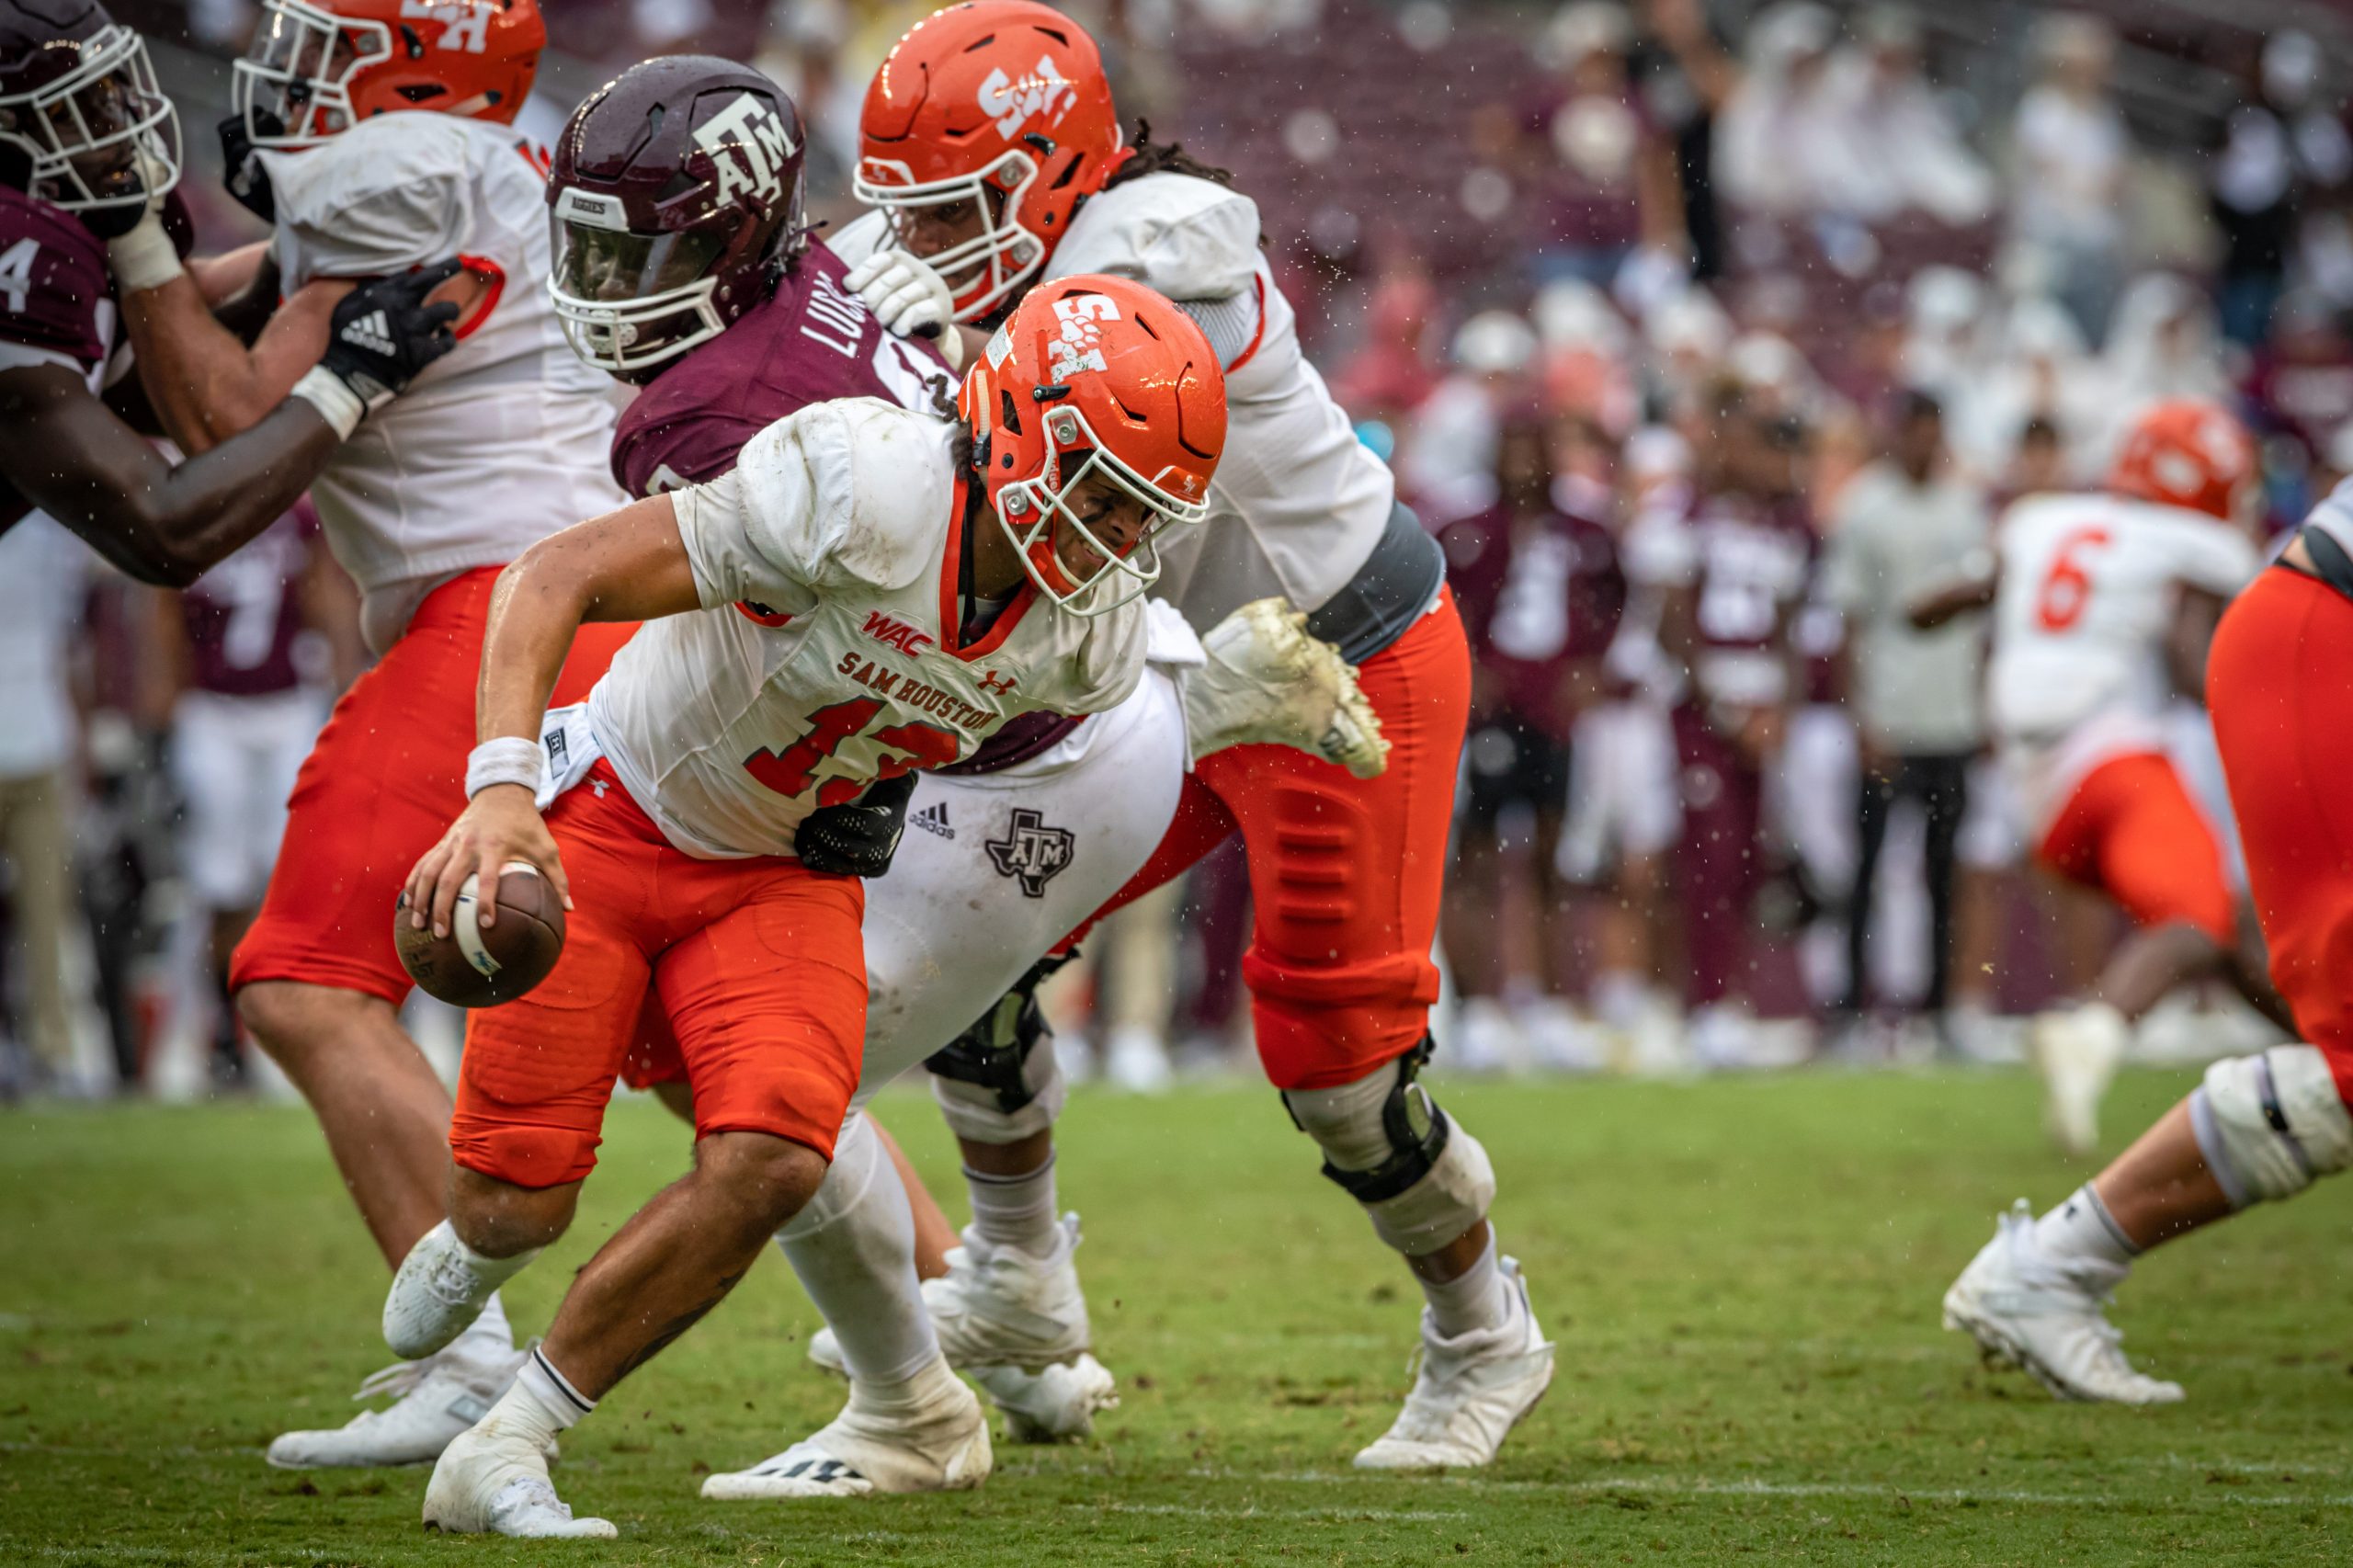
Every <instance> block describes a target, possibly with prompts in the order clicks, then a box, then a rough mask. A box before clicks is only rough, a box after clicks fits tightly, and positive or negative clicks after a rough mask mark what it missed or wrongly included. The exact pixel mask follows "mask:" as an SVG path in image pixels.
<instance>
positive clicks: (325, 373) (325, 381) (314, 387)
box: [286, 365, 368, 441]
mask: <svg viewBox="0 0 2353 1568" xmlns="http://www.w3.org/2000/svg"><path fill="white" fill-rule="evenodd" d="M286 395H287V396H289V397H299V398H301V400H302V401H303V402H305V403H309V404H310V405H311V406H312V407H313V408H315V409H317V410H318V411H319V415H320V416H321V417H322V418H324V420H325V421H326V422H327V423H328V424H330V425H332V426H335V434H336V435H338V436H340V437H343V438H344V439H345V440H347V441H348V440H349V439H351V433H352V432H353V431H354V430H357V429H358V428H359V422H360V421H361V420H362V419H365V418H367V417H368V405H367V404H366V403H362V402H360V401H359V394H358V392H353V391H352V390H351V389H350V388H349V387H347V386H345V385H344V384H343V378H342V377H341V376H338V375H336V374H335V372H334V371H333V370H330V369H327V368H326V367H325V366H324V365H313V366H312V367H311V368H310V369H307V370H305V371H303V372H302V379H301V381H296V382H295V383H294V390H293V391H292V392H289V393H287V394H286Z"/></svg>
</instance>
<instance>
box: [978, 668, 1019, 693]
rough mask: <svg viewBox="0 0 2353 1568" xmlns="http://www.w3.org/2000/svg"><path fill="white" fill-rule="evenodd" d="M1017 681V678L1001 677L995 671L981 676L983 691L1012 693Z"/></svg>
mask: <svg viewBox="0 0 2353 1568" xmlns="http://www.w3.org/2000/svg"><path fill="white" fill-rule="evenodd" d="M1015 681H1016V677H1015V676H999V675H998V674H997V673H996V672H995V670H990V671H988V672H986V673H985V674H983V676H981V689H982V690H983V691H1011V690H1012V689H1013V687H1014V685H1015Z"/></svg>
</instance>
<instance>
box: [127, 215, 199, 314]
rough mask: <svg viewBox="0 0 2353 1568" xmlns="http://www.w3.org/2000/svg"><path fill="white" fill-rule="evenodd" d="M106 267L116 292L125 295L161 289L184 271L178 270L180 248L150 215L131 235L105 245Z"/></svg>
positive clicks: (162, 226) (160, 223)
mask: <svg viewBox="0 0 2353 1568" xmlns="http://www.w3.org/2000/svg"><path fill="white" fill-rule="evenodd" d="M107 267H108V270H110V271H112V272H113V274H114V280H115V286H116V288H117V289H119V290H120V291H121V292H123V293H125V294H138V293H143V292H144V291H145V290H149V289H161V288H162V287H163V286H164V285H165V284H166V283H169V282H170V281H171V280H172V279H173V278H177V277H178V276H179V275H180V274H181V273H182V272H184V271H186V270H187V268H185V267H181V266H180V253H179V247H178V246H176V245H175V244H172V236H171V235H169V234H167V233H165V232H164V221H163V220H162V219H160V218H158V217H156V216H155V214H154V213H153V212H150V213H148V214H147V215H146V216H145V217H143V218H142V219H140V220H139V224H138V227H136V228H134V229H132V230H131V233H127V234H119V235H117V236H116V237H115V238H113V239H111V240H108V242H107Z"/></svg>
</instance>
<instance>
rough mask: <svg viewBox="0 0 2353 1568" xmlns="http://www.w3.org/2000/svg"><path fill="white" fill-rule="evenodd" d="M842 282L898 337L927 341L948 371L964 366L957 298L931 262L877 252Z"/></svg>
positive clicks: (886, 252) (918, 258)
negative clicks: (950, 291) (957, 315)
mask: <svg viewBox="0 0 2353 1568" xmlns="http://www.w3.org/2000/svg"><path fill="white" fill-rule="evenodd" d="M842 281H843V282H844V283H847V285H849V287H850V288H851V289H852V290H855V291H856V292H857V294H858V298H859V299H860V300H863V301H866V308H867V309H868V310H870V311H872V312H874V315H875V319H876V320H878V321H880V322H881V324H883V325H884V326H885V327H887V328H889V329H890V330H891V331H892V332H895V333H897V334H898V335H900V336H901V337H927V338H930V339H931V340H932V347H935V348H937V349H938V350H939V356H940V358H943V359H945V360H947V361H948V368H949V369H951V370H961V369H963V368H964V339H963V337H962V335H961V334H959V333H958V332H957V330H956V297H955V296H954V295H952V294H950V293H949V291H948V282H947V279H945V278H941V277H940V276H939V274H938V272H935V271H934V270H932V267H931V266H930V264H929V263H927V262H926V261H924V260H923V259H922V258H921V257H919V256H910V255H909V254H908V253H906V252H905V251H903V250H880V251H876V252H875V253H874V254H873V255H872V256H868V257H867V258H866V259H865V260H864V261H861V262H859V263H858V265H857V266H856V267H851V268H850V269H849V274H848V276H847V277H846V278H843V279H842Z"/></svg>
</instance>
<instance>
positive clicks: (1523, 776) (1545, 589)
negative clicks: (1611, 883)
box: [1438, 415, 1626, 1071]
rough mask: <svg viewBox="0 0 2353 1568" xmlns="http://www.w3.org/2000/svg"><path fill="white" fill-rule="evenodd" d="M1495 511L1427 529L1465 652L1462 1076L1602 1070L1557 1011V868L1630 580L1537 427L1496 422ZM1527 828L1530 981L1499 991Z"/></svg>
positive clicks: (1597, 506)
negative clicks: (1530, 822) (1565, 498)
mask: <svg viewBox="0 0 2353 1568" xmlns="http://www.w3.org/2000/svg"><path fill="white" fill-rule="evenodd" d="M1495 469H1496V472H1495V487H1496V493H1497V499H1496V502H1495V505H1494V506H1490V507H1488V508H1487V509H1486V510H1484V511H1483V512H1479V513H1476V514H1474V515H1472V516H1471V517H1462V518H1460V519H1458V520H1456V521H1454V522H1451V523H1449V524H1447V525H1446V527H1444V528H1440V529H1439V530H1438V544H1439V546H1440V547H1441V548H1442V549H1444V550H1445V551H1446V560H1447V580H1448V582H1449V583H1450V584H1451V585H1452V586H1453V589H1454V595H1455V600H1456V602H1457V603H1458V604H1459V605H1461V610H1462V620H1463V625H1464V626H1465V628H1466V629H1467V630H1468V631H1469V633H1470V637H1471V645H1472V649H1473V650H1474V651H1475V653H1474V660H1475V662H1474V664H1473V665H1472V679H1471V689H1472V703H1471V710H1472V721H1471V723H1472V728H1471V736H1470V739H1469V740H1468V741H1467V742H1466V743H1465V744H1464V746H1463V755H1464V758H1465V762H1466V767H1465V768H1464V799H1463V801H1462V802H1461V811H1462V815H1461V822H1459V823H1458V824H1456V827H1455V860H1454V870H1453V887H1452V890H1451V895H1450V896H1449V899H1448V908H1447V913H1446V931H1447V943H1446V948H1447V957H1448V958H1449V960H1450V961H1451V962H1452V964H1453V966H1454V978H1455V983H1456V985H1457V986H1458V987H1459V988H1460V989H1461V993H1462V996H1463V1006H1462V1037H1461V1042H1460V1052H1459V1054H1460V1058H1461V1065H1463V1066H1466V1067H1472V1068H1477V1069H1482V1070H1486V1071H1495V1070H1498V1069H1502V1068H1506V1067H1516V1066H1521V1065H1527V1064H1529V1063H1527V1062H1522V1061H1521V1060H1520V1057H1521V1048H1523V1047H1524V1048H1526V1050H1527V1051H1528V1052H1529V1055H1530V1056H1531V1057H1532V1064H1534V1065H1537V1066H1543V1067H1553V1068H1573V1069H1583V1068H1592V1067H1597V1066H1599V1065H1601V1060H1600V1054H1599V1052H1598V1051H1597V1049H1596V1046H1595V1043H1594V1041H1593V1040H1592V1039H1591V1038H1590V1037H1589V1034H1588V1031H1586V1029H1585V1028H1584V1027H1583V1026H1582V1024H1581V1022H1580V1020H1579V1019H1578V1018H1577V1017H1576V1015H1575V1012H1574V1009H1573V1008H1572V1007H1571V1006H1570V1004H1569V1002H1568V999H1567V987H1566V985H1565V983H1564V980H1565V977H1564V976H1563V974H1562V972H1561V955H1562V950H1563V946H1564V945H1565V941H1566V937H1567V931H1566V925H1567V914H1568V911H1567V898H1568V889H1567V887H1566V886H1565V884H1564V882H1563V879H1562V877H1561V874H1560V869H1559V860H1560V839H1561V824H1562V818H1563V813H1564V812H1565V811H1566V809H1567V806H1568V801H1569V778H1570V769H1571V759H1572V751H1571V737H1572V735H1573V734H1574V733H1575V732H1576V728H1577V723H1578V721H1579V720H1580V718H1582V717H1583V715H1584V714H1585V713H1586V710H1589V709H1590V708H1591V707H1592V705H1593V703H1594V701H1595V699H1596V697H1597V695H1598V693H1599V690H1600V687H1601V683H1602V674H1601V661H1602V656H1603V655H1604V653H1607V652H1608V647H1609V643H1610V640H1611V638H1612V637H1614V636H1615V635H1616V633H1617V630H1618V623H1619V619H1620V613H1621V611H1622V610H1623V608H1624V606H1625V602H1626V579H1625V576H1624V574H1623V573H1621V572H1620V570H1619V566H1618V550H1617V545H1616V543H1615V541H1614V540H1612V539H1611V538H1610V534H1609V530H1608V528H1606V527H1605V526H1604V525H1603V524H1602V523H1601V522H1599V521H1597V517H1599V516H1603V515H1606V514H1607V511H1608V492H1607V491H1605V490H1603V489H1601V487H1600V486H1598V485H1597V484H1595V483H1593V482H1592V481H1591V480H1590V479H1588V478H1586V476H1584V475H1571V476H1568V484H1567V488H1568V490H1569V492H1570V493H1571V494H1574V495H1575V496H1576V498H1577V507H1576V509H1574V510H1563V508H1562V506H1561V504H1560V500H1559V496H1560V494H1561V491H1560V490H1559V489H1557V488H1556V485H1555V480H1554V474H1553V460H1552V431H1551V430H1550V428H1549V427H1548V426H1547V425H1546V424H1545V422H1544V421H1543V420H1542V419H1541V418H1540V417H1538V416H1536V415H1518V416H1516V417H1508V418H1506V420H1505V421H1504V423H1503V426H1502V428H1501V429H1500V431H1499V432H1498V433H1497V437H1496V452H1495ZM1515 806H1518V807H1521V808H1524V809H1525V810H1526V811H1527V812H1529V813H1530V814H1531V815H1532V816H1533V818H1534V824H1535V831H1534V835H1533V838H1532V840H1531V842H1530V843H1529V857H1530V858H1529V869H1530V870H1531V871H1532V872H1533V875H1534V887H1533V889H1532V890H1531V891H1532V892H1533V895H1534V899H1535V926H1534V938H1535V944H1536V953H1535V958H1536V980H1535V982H1534V985H1533V989H1532V992H1531V990H1530V987H1529V983H1528V982H1526V981H1524V980H1523V981H1518V982H1515V983H1514V986H1513V988H1512V989H1509V990H1507V989H1506V976H1505V975H1504V973H1503V969H1504V966H1505V963H1506V957H1507V949H1508V944H1507V943H1506V941H1505V940H1504V937H1503V910H1504V896H1503V895H1504V888H1503V871H1504V866H1503V841H1502V819H1503V815H1504V813H1505V812H1506V811H1507V810H1509V809H1510V808H1512V807H1515Z"/></svg>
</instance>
